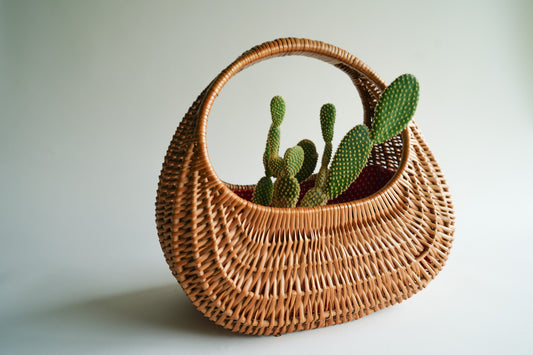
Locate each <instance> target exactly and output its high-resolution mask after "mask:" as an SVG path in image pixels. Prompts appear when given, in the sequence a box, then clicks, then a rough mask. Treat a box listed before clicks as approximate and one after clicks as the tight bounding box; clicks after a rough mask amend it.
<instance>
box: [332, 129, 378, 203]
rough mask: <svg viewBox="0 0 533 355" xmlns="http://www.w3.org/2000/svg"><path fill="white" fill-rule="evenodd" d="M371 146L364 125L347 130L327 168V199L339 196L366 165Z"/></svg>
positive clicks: (368, 133) (367, 131) (368, 134)
mask: <svg viewBox="0 0 533 355" xmlns="http://www.w3.org/2000/svg"><path fill="white" fill-rule="evenodd" d="M372 146H373V144H372V140H371V139H370V132H369V130H368V128H367V127H366V126H365V125H357V126H355V127H354V128H352V129H351V130H350V131H348V133H347V134H346V135H345V136H344V138H343V139H342V141H341V143H340V144H339V148H337V151H336V152H335V156H334V157H333V162H332V163H331V168H330V169H329V173H328V178H327V182H326V188H325V193H326V195H327V196H328V197H329V199H332V198H335V197H337V196H339V195H340V194H341V193H343V192H344V191H345V190H346V189H347V188H348V187H349V186H350V185H351V183H352V182H354V181H355V179H356V178H357V176H359V173H360V172H361V170H363V168H364V167H365V165H366V161H367V160H368V157H369V156H370V152H371V151H372Z"/></svg>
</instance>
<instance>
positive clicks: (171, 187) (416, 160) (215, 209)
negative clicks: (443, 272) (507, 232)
mask: <svg viewBox="0 0 533 355" xmlns="http://www.w3.org/2000/svg"><path fill="white" fill-rule="evenodd" d="M286 54H299V55H301V54H304V55H308V56H313V57H317V58H319V59H322V60H325V61H327V62H329V63H331V64H333V65H335V66H337V67H339V68H340V69H341V70H343V71H345V72H346V73H347V74H348V75H349V76H350V77H351V78H352V80H353V82H354V84H355V85H356V87H357V89H358V91H359V94H360V96H361V98H362V101H363V105H364V108H365V122H366V123H367V124H369V123H370V120H371V117H372V113H373V109H374V106H375V103H376V99H377V98H378V97H379V95H380V93H381V91H382V90H383V89H384V87H385V85H384V83H383V82H382V81H381V79H379V77H377V76H376V75H375V74H374V73H373V72H372V71H371V70H370V69H368V67H366V66H365V65H364V64H363V63H361V62H360V61H359V60H358V59H357V58H355V57H353V56H352V55H350V54H349V53H347V52H345V51H343V50H341V49H339V48H336V47H334V46H331V45H327V44H324V43H321V42H316V41H309V40H300V39H281V40H276V41H273V42H268V43H265V44H263V45H261V46H258V47H255V48H253V49H252V50H250V51H248V52H245V53H244V54H243V55H242V56H241V57H239V58H238V59H237V60H236V61H235V62H234V63H232V65H230V66H229V67H228V68H226V69H225V70H224V71H223V72H222V73H221V74H220V75H219V77H217V78H216V79H215V80H214V81H213V82H212V83H211V84H210V85H209V86H208V88H207V89H206V90H205V91H204V92H203V93H202V94H201V95H200V96H199V98H198V99H197V100H196V101H195V103H194V104H193V105H192V106H191V108H190V110H189V112H188V113H187V114H186V115H185V117H184V118H183V120H182V122H181V123H180V125H179V127H178V129H177V131H176V134H175V135H174V138H173V139H172V142H171V144H170V147H169V149H168V152H167V155H166V158H165V162H164V164H163V170H162V172H161V177H160V183H159V188H158V194H157V202H156V217H157V226H158V233H159V238H160V242H161V246H162V248H163V251H164V254H165V258H166V260H167V262H168V264H169V266H170V269H171V270H172V272H173V274H174V276H175V277H176V278H177V280H178V281H179V283H180V284H181V286H182V287H183V289H184V291H185V292H186V294H187V295H188V297H189V298H190V300H191V301H192V303H193V304H194V305H195V306H196V307H197V308H198V309H199V310H200V311H201V312H202V313H203V314H204V315H205V316H206V317H208V318H209V319H211V320H212V321H214V322H216V323H217V324H219V325H222V326H223V327H225V328H228V329H231V330H232V331H236V332H242V333H248V334H276V335H279V334H282V333H286V332H292V331H296V330H303V329H311V328H317V327H322V326H326V325H332V324H337V323H342V322H346V321H349V320H352V319H357V318H359V317H362V316H364V315H366V314H369V313H372V312H375V311H377V310H379V309H382V308H384V307H387V306H390V305H392V304H395V303H397V302H401V301H402V300H404V299H406V298H408V297H410V296H412V295H413V294H414V293H416V292H417V291H419V290H421V289H422V288H424V287H425V286H426V285H427V284H428V282H429V281H431V280H432V279H433V278H434V277H435V275H436V274H437V273H438V272H439V271H440V269H441V268H442V267H443V265H444V263H445V261H446V259H447V255H448V253H449V250H450V247H451V244H452V239H453V238H452V236H453V231H454V212H453V207H452V202H451V197H450V194H449V192H448V188H447V186H446V183H445V181H444V177H443V175H442V173H441V170H440V168H439V166H438V164H437V162H436V160H435V158H434V157H433V155H432V153H431V151H430V150H429V148H428V147H427V145H426V144H425V142H424V140H423V138H422V136H421V134H420V132H419V129H418V128H417V126H416V124H415V123H414V122H411V123H410V125H409V126H408V128H407V129H406V130H405V131H404V132H403V133H402V134H401V135H399V136H397V137H394V138H393V139H391V140H390V141H388V142H385V143H383V144H381V145H377V146H375V147H374V149H373V151H372V155H371V158H370V159H369V162H368V166H370V167H379V168H385V169H388V170H389V171H391V170H393V171H395V173H393V174H394V176H393V177H392V179H390V180H389V181H388V182H387V183H386V184H385V185H384V186H383V187H381V188H380V189H379V190H378V191H376V192H373V193H372V194H370V195H369V196H366V197H364V198H359V199H358V200H355V201H351V202H340V203H336V204H331V205H327V206H322V207H314V208H294V209H283V208H272V207H263V206H259V205H256V204H253V203H252V202H249V201H247V200H246V199H244V198H242V197H241V196H242V194H239V191H240V190H243V189H246V188H249V187H239V186H234V185H229V184H225V183H224V182H222V181H221V180H220V179H219V178H218V177H217V175H216V174H215V173H214V171H213V169H212V166H211V164H210V162H209V159H208V156H207V148H206V144H205V129H206V122H207V116H208V113H209V110H210V107H211V105H212V103H213V100H214V98H215V97H216V96H217V94H218V92H219V91H220V89H221V88H222V87H223V85H224V84H225V83H226V82H227V80H228V79H229V77H231V76H232V75H234V74H235V73H236V72H238V71H239V70H241V69H242V68H244V67H246V66H247V65H249V64H251V63H252V62H255V61H259V60H261V59H263V58H268V57H272V56H276V55H286ZM391 175H392V174H391Z"/></svg>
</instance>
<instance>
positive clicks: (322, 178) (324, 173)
mask: <svg viewBox="0 0 533 355" xmlns="http://www.w3.org/2000/svg"><path fill="white" fill-rule="evenodd" d="M328 172H329V171H328V168H327V166H326V167H322V168H320V170H319V171H318V174H316V180H315V187H318V188H320V189H324V187H325V186H326V181H327V178H328Z"/></svg>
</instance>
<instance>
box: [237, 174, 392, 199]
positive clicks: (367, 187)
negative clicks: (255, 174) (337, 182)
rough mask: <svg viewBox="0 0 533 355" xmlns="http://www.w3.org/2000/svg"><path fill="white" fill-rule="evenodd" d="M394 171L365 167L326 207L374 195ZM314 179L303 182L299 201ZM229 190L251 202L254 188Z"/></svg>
mask: <svg viewBox="0 0 533 355" xmlns="http://www.w3.org/2000/svg"><path fill="white" fill-rule="evenodd" d="M395 172H396V171H395V170H393V169H388V168H384V167H381V166H376V165H373V166H366V167H365V168H364V169H363V170H362V171H361V174H359V176H358V177H357V179H356V180H355V181H354V182H353V183H352V184H351V185H350V187H349V188H348V189H347V190H346V191H344V192H343V193H342V194H340V195H339V196H337V197H336V198H334V199H332V200H330V201H328V205H332V204H336V203H341V202H349V201H354V200H359V199H362V198H365V197H367V196H370V195H372V194H374V193H375V192H377V191H379V190H380V189H381V188H382V187H384V186H385V185H386V184H387V182H389V180H390V179H391V178H392V177H393V176H394V173H395ZM314 180H315V177H314V176H313V177H312V178H310V179H308V180H307V181H305V182H303V183H302V184H301V187H300V200H301V199H302V198H303V196H304V195H305V193H306V192H307V191H308V190H309V189H311V188H312V187H313V186H314V185H315V182H314ZM230 188H231V189H232V190H233V192H234V193H235V194H236V195H238V196H239V197H241V198H243V199H245V200H248V201H252V196H253V193H254V190H253V189H254V186H253V185H248V186H236V185H232V186H230ZM298 202H299V201H298Z"/></svg>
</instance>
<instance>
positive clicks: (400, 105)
mask: <svg viewBox="0 0 533 355" xmlns="http://www.w3.org/2000/svg"><path fill="white" fill-rule="evenodd" d="M418 94H419V85H418V81H417V80H416V78H415V77H414V76H413V75H411V74H404V75H401V76H399V77H398V78H396V80H394V81H393V82H392V83H391V85H389V86H388V87H387V88H386V89H385V91H384V92H383V94H382V95H381V98H380V100H379V102H378V104H377V106H376V110H375V115H374V119H373V124H372V129H371V130H369V129H368V128H367V127H366V126H365V125H357V126H355V127H354V128H352V129H351V130H350V131H348V133H347V134H346V135H345V136H344V138H343V139H342V141H341V143H340V144H339V147H338V148H337V151H336V152H335V156H334V157H333V161H332V162H331V167H329V168H328V166H329V165H330V161H331V155H332V151H333V148H332V144H331V141H332V140H333V128H334V125H335V106H334V105H333V104H325V105H323V106H322V107H321V109H320V127H321V130H322V138H323V139H324V142H325V146H324V154H323V156H322V161H321V166H320V170H319V172H318V174H317V177H316V181H315V186H314V187H313V188H312V189H310V190H309V191H308V192H307V193H306V194H305V196H304V198H303V199H302V202H301V206H303V207H312V206H322V205H325V204H326V203H327V201H328V200H330V199H333V198H335V197H337V196H339V195H340V194H341V193H342V192H344V191H346V189H347V188H348V187H349V186H350V185H351V184H352V182H354V181H355V179H357V176H359V174H360V173H361V171H362V170H363V168H364V167H365V165H366V162H367V160H368V157H369V156H370V153H371V151H372V147H373V145H374V144H381V143H383V142H386V141H387V140H389V139H391V138H392V137H394V136H396V135H397V134H399V133H400V132H401V131H402V130H404V129H405V127H407V125H408V124H409V121H410V120H411V118H412V117H413V115H414V112H415V110H416V105H417V102H418ZM270 112H271V115H272V125H271V126H270V130H269V132H268V139H267V146H266V149H265V153H264V155H263V164H264V166H265V177H263V178H262V179H261V180H260V181H259V183H258V184H257V186H256V189H255V191H254V202H255V203H258V204H263V205H270V203H271V202H272V205H273V206H275V207H295V206H296V204H297V202H298V197H299V194H300V185H299V183H301V182H303V181H305V180H306V179H307V178H308V177H309V176H310V175H311V174H312V173H313V171H314V169H315V167H316V164H317V160H318V155H317V152H316V147H315V145H314V143H313V142H311V141H310V140H307V139H304V140H302V141H300V142H299V143H298V145H297V146H295V147H293V148H291V149H288V150H287V151H286V152H285V155H284V157H283V158H281V157H280V156H278V152H279V144H280V131H279V126H280V125H281V123H282V122H283V117H284V115H285V102H284V101H283V99H282V98H281V97H280V96H276V97H274V98H273V99H272V101H271V103H270ZM272 176H274V177H276V178H277V179H276V182H275V183H274V184H272V180H271V179H270V178H271V177H272Z"/></svg>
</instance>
